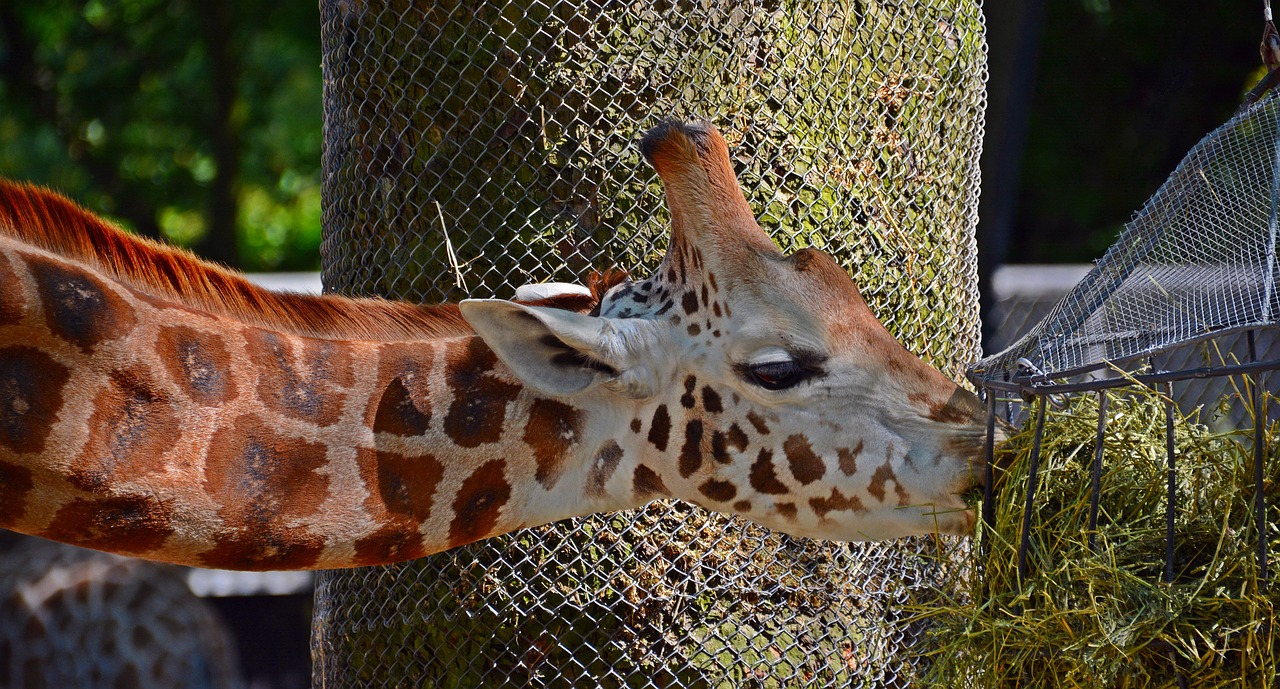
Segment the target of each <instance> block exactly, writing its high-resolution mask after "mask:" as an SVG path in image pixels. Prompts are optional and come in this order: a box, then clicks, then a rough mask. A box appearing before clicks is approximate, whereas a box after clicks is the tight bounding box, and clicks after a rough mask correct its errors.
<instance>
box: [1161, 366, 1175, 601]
mask: <svg viewBox="0 0 1280 689" xmlns="http://www.w3.org/2000/svg"><path fill="white" fill-rule="evenodd" d="M1165 394H1167V395H1168V396H1169V399H1167V400H1165V404H1164V431H1165V434H1164V436H1165V437H1164V442H1165V450H1166V451H1167V455H1168V464H1167V465H1166V469H1165V472H1166V474H1167V476H1168V479H1169V493H1168V496H1167V502H1166V503H1165V507H1164V527H1165V534H1164V537H1165V541H1164V581H1165V583H1166V584H1172V583H1173V554H1174V549H1173V545H1174V542H1173V539H1174V528H1173V523H1174V517H1175V509H1176V507H1175V505H1176V500H1177V499H1178V482H1177V479H1178V476H1177V473H1176V465H1175V464H1174V447H1173V383H1165Z"/></svg>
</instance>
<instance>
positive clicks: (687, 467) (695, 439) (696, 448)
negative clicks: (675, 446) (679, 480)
mask: <svg viewBox="0 0 1280 689" xmlns="http://www.w3.org/2000/svg"><path fill="white" fill-rule="evenodd" d="M679 462H680V475H681V476H683V477H685V478H689V477H690V476H692V475H693V474H694V473H695V472H697V471H698V470H699V469H701V468H702V419H690V420H689V422H688V423H687V424H685V427H684V445H682V446H681V447H680V460H679Z"/></svg>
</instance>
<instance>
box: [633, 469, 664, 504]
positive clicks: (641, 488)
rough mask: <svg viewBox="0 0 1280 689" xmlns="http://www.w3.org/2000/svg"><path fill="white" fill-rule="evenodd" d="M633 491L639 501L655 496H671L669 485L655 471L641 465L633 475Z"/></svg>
mask: <svg viewBox="0 0 1280 689" xmlns="http://www.w3.org/2000/svg"><path fill="white" fill-rule="evenodd" d="M631 483H632V490H633V491H634V493H635V496H636V498H637V499H640V500H647V499H649V498H651V497H653V496H655V495H670V494H671V491H669V490H668V489H667V484H665V483H663V482H662V477H661V476H659V475H658V473H657V472H655V471H654V470H653V469H650V468H649V467H647V466H645V465H643V464H639V465H637V466H636V470H635V471H634V472H633V473H632V475H631Z"/></svg>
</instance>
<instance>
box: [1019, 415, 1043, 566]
mask: <svg viewBox="0 0 1280 689" xmlns="http://www.w3.org/2000/svg"><path fill="white" fill-rule="evenodd" d="M1044 400H1045V398H1044V397H1040V398H1039V399H1037V400H1036V432H1035V436H1034V439H1033V440H1032V441H1031V468H1030V470H1029V472H1028V474H1027V501H1026V504H1025V505H1023V510H1022V540H1021V542H1020V543H1019V544H1018V587H1019V588H1021V587H1022V582H1023V581H1024V580H1025V579H1026V578H1027V551H1028V550H1029V549H1030V548H1031V506H1032V504H1033V503H1034V502H1035V499H1036V479H1037V475H1038V474H1039V473H1040V444H1041V440H1043V438H1044V417H1045V408H1044Z"/></svg>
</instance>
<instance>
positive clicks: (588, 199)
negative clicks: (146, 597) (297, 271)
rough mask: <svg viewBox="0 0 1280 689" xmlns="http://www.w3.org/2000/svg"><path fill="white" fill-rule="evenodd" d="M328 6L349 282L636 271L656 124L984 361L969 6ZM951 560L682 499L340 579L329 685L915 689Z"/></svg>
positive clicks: (930, 334) (574, 276)
mask: <svg viewBox="0 0 1280 689" xmlns="http://www.w3.org/2000/svg"><path fill="white" fill-rule="evenodd" d="M588 5H589V7H587V8H584V7H583V6H582V3H568V2H562V1H559V0H555V1H551V2H537V1H535V0H511V1H510V2H496V1H495V2H486V3H481V4H479V6H477V5H476V4H472V3H461V2H436V3H427V4H418V3H410V2H408V1H407V0H324V1H323V2H322V3H321V16H322V22H323V28H322V37H323V51H324V72H325V118H326V119H325V150H324V155H323V167H324V189H323V194H324V208H323V215H322V217H323V223H324V233H325V238H324V243H323V246H322V260H323V265H324V279H325V286H326V289H328V290H331V291H338V292H344V293H351V294H378V295H382V296H387V297H394V298H401V299H412V300H426V301H434V300H438V299H441V298H449V299H454V298H458V297H461V296H464V295H470V296H488V295H494V294H497V295H499V296H509V295H510V294H511V291H512V289H513V287H514V286H516V285H520V284H523V283H525V282H529V281H537V280H547V279H562V280H581V279H582V278H583V277H584V276H583V270H584V269H585V268H586V267H587V266H588V265H590V264H596V265H598V266H600V267H608V266H609V265H621V266H623V267H626V268H628V269H632V270H634V271H635V272H637V273H639V274H644V273H646V272H647V271H649V270H651V269H652V268H653V267H654V266H655V265H656V263H657V262H658V260H659V259H660V258H661V256H662V251H663V248H664V244H665V241H663V240H661V239H659V238H661V237H665V231H666V215H665V212H664V211H662V210H661V209H662V197H661V190H660V187H659V186H658V185H657V182H656V178H655V176H654V175H653V173H652V172H651V171H650V170H649V169H648V168H647V166H646V165H645V164H644V162H643V161H642V160H641V158H640V156H639V151H638V147H637V145H636V144H637V142H638V140H639V136H640V134H641V133H642V132H643V131H644V130H645V129H647V128H648V127H651V126H653V125H654V124H657V123H658V122H659V121H660V120H662V119H664V118H668V117H679V118H683V119H699V118H709V119H711V120H712V121H713V122H714V123H715V124H716V125H717V126H718V127H719V128H720V129H721V131H722V132H724V133H725V135H726V138H728V139H729V143H730V144H731V146H732V147H733V155H734V160H735V166H736V168H737V172H738V176H739V178H740V180H741V181H742V183H743V185H744V187H745V190H746V192H747V197H748V200H749V201H750V202H751V204H752V206H753V207H754V208H755V209H756V210H757V213H758V214H759V215H760V218H761V224H762V225H763V226H764V227H765V229H766V230H769V231H770V232H771V233H772V234H774V236H775V238H776V239H777V240H778V241H779V243H780V244H781V245H782V247H783V249H784V250H786V251H788V252H790V251H792V250H794V249H796V248H799V247H803V246H816V247H819V248H822V249H825V250H827V251H828V252H830V253H832V254H833V255H835V256H836V258H837V260H839V261H840V262H841V263H842V264H843V265H844V266H845V267H846V268H848V269H849V270H850V271H851V272H853V273H854V275H855V277H856V279H857V280H858V281H859V283H860V284H861V285H862V286H863V287H864V292H865V294H866V296H867V298H868V301H869V303H870V304H871V305H872V308H873V309H874V310H875V311H876V312H877V313H878V314H879V315H880V316H881V317H882V320H884V321H885V322H886V324H887V325H888V327H889V328H890V330H892V331H893V332H895V334H897V335H898V336H899V337H900V339H902V341H903V342H904V343H905V344H906V345H907V346H908V347H909V348H911V349H913V350H914V351H916V352H917V353H919V354H921V355H922V356H924V357H925V358H926V359H927V360H929V361H931V362H933V363H935V364H936V365H938V366H940V367H942V368H943V370H945V371H947V372H948V374H949V375H952V376H953V377H957V378H959V377H960V376H961V374H962V372H963V367H964V364H965V363H967V362H969V361H972V360H973V359H974V358H976V354H977V353H978V349H977V344H978V321H977V294H976V289H975V261H974V239H973V228H974V223H975V220H976V199H977V194H976V191H977V156H978V151H979V150H980V148H981V121H982V105H983V93H982V88H983V79H984V78H985V62H984V60H985V45H984V34H983V27H982V19H981V14H980V11H979V8H978V5H977V3H976V2H970V1H967V0H958V1H957V2H951V3H946V7H943V8H935V7H933V6H932V5H931V4H930V3H928V2H924V1H922V2H920V3H919V6H917V5H916V4H912V3H905V4H904V5H906V6H905V7H900V6H897V5H893V6H890V5H889V4H887V3H884V4H882V3H879V2H874V1H869V2H855V3H851V4H848V5H846V4H845V3H836V2H823V1H820V0H809V1H795V2H781V1H780V0H759V1H757V2H753V3H702V2H691V1H685V0H681V1H679V2H670V1H667V2H658V3H651V2H631V1H627V0H596V1H595V2H590V3H588ZM930 543H931V542H923V543H922V542H916V543H913V544H908V545H905V546H902V545H890V546H881V545H858V546H849V545H837V544H825V543H817V542H801V541H797V540H795V539H791V538H788V537H785V536H782V535H780V534H776V533H771V532H768V531H766V530H764V529H762V528H759V527H755V526H752V525H748V524H745V523H743V522H742V521H740V520H734V519H728V518H726V517H723V516H720V515H713V514H708V513H706V512H703V511H701V510H699V509H697V508H694V507H691V506H688V505H685V504H681V503H675V504H669V503H663V504H658V505H653V506H650V507H649V508H646V509H643V510H640V511H637V512H633V513H626V514H619V515H609V516H600V517H590V518H585V519H577V520H571V521H569V522H565V523H561V524H556V525H551V526H547V527H540V528H537V529H531V530H526V531H521V532H518V533H515V534H510V535H508V536H505V537H501V538H496V539H492V540H490V541H488V542H486V543H482V544H478V545H475V546H470V547H466V548H461V549H457V550H454V551H450V552H447V553H443V554H441V555H438V556H434V557H430V558H426V559H423V560H420V561H416V562H413V563H408V564H405V565H400V566H393V567H385V568H373V569H370V570H358V571H348V572H334V573H325V574H324V575H322V577H321V579H320V582H319V584H318V589H317V608H316V621H315V625H314V629H315V635H314V636H313V641H312V644H313V655H314V657H315V681H316V684H317V685H319V686H326V687H329V686H364V685H372V684H377V685H384V686H394V685H405V686H485V685H496V684H501V683H504V682H508V683H520V684H529V685H534V686H544V685H554V686H594V685H600V686H655V685H656V686H690V687H693V686H697V687H702V686H779V685H793V684H796V683H812V682H818V683H822V684H843V685H847V684H850V683H861V684H869V685H874V686H893V685H898V684H905V683H907V682H908V681H909V678H910V675H911V670H910V668H911V662H912V661H911V657H912V652H911V648H910V644H909V638H910V636H911V634H912V632H913V630H911V629H910V628H909V626H908V625H906V624H905V623H902V622H900V621H898V620H901V619H903V618H904V616H905V613H904V611H903V608H902V606H903V604H904V603H906V602H908V600H909V599H910V598H911V596H910V595H909V593H910V591H912V590H927V589H929V588H930V587H931V586H932V585H933V583H934V581H935V578H936V575H937V572H938V570H937V567H936V562H935V560H933V554H934V553H936V552H937V551H936V549H931V548H932V546H931V545H930Z"/></svg>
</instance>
